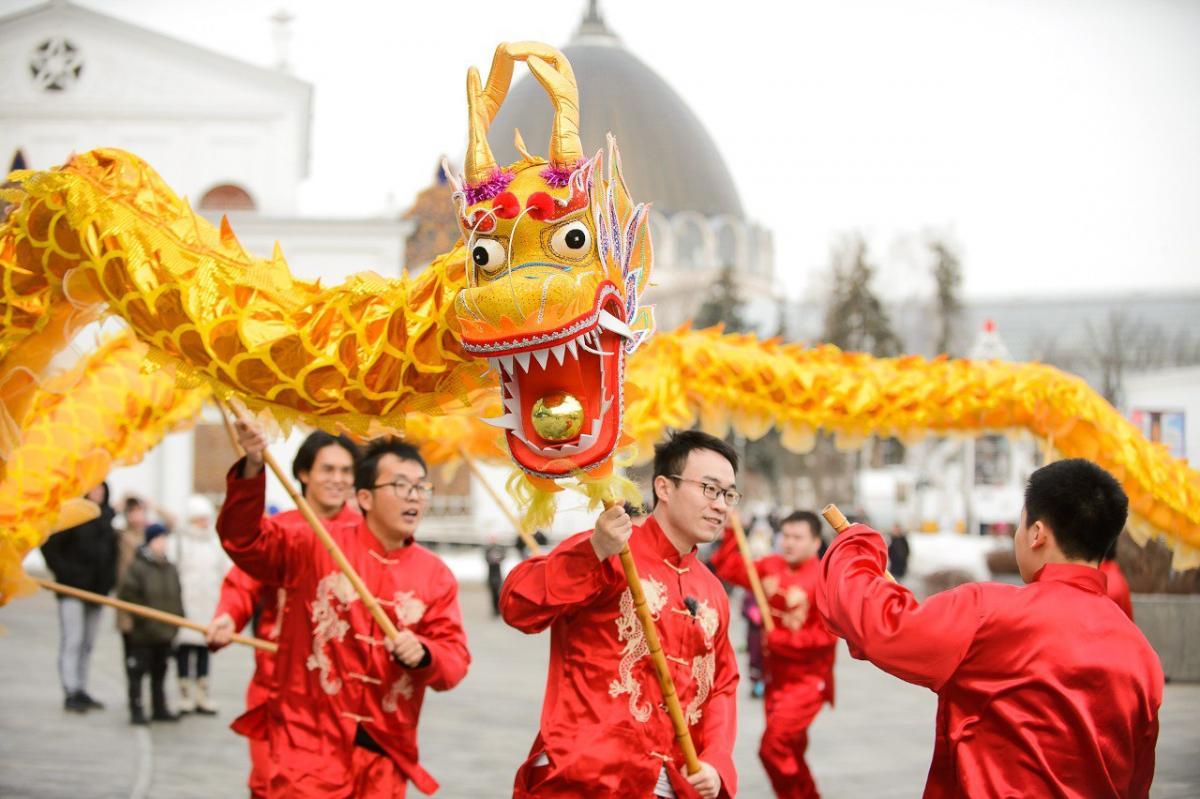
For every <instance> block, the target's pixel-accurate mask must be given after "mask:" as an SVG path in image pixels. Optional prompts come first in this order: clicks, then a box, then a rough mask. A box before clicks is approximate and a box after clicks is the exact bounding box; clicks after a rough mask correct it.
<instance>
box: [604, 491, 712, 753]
mask: <svg viewBox="0 0 1200 799" xmlns="http://www.w3.org/2000/svg"><path fill="white" fill-rule="evenodd" d="M616 504H617V503H616V502H612V501H606V502H605V503H604V507H605V508H606V509H607V508H611V507H612V506H613V505H616ZM620 558H621V568H622V569H623V570H624V571H625V584H626V585H628V586H629V594H630V596H632V597H633V608H634V610H635V611H636V612H637V617H638V621H640V622H641V623H642V635H643V636H645V638H646V648H647V649H648V650H650V662H651V663H653V664H654V673H655V675H657V677H658V686H659V688H661V689H662V695H663V701H664V702H665V703H666V705H667V715H669V716H670V717H671V726H672V727H674V728H675V741H676V742H677V743H678V744H679V748H680V749H681V750H683V759H684V760H685V761H686V762H687V770H688V774H695V773H697V772H698V771H700V758H699V756H697V754H696V744H695V743H693V742H692V734H691V733H690V732H688V725H687V720H686V719H685V718H684V717H683V707H682V706H681V705H680V704H679V695H678V694H676V693H675V681H674V680H673V679H671V671H670V668H669V667H668V666H667V657H666V655H664V654H663V651H662V643H661V642H660V641H659V640H658V628H657V627H655V626H654V617H653V616H652V615H651V614H650V608H649V606H647V605H646V593H645V592H644V591H643V590H642V578H641V577H640V576H639V575H638V570H637V564H636V563H634V562H633V552H632V551H630V549H629V542H626V543H625V546H623V547H621V554H620Z"/></svg>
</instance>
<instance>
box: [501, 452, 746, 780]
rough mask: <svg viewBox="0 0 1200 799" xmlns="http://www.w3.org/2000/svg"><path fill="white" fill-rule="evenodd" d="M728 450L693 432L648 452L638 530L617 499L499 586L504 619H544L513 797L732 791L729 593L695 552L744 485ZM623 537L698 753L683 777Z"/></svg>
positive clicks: (531, 628) (524, 625)
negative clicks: (540, 694)
mask: <svg viewBox="0 0 1200 799" xmlns="http://www.w3.org/2000/svg"><path fill="white" fill-rule="evenodd" d="M736 470H737V455H736V454H735V453H734V451H733V450H732V449H731V448H730V447H729V445H728V444H726V443H725V442H724V441H721V440H720V439H718V438H714V437H712V436H710V435H707V434H705V433H701V432H698V431H687V432H683V433H678V434H675V435H673V436H672V437H671V438H670V439H669V440H668V441H666V442H664V443H662V444H660V445H659V446H658V447H656V448H655V454H654V485H653V487H654V500H653V501H654V511H653V513H651V515H650V516H649V517H648V518H647V519H646V520H645V522H644V523H642V524H639V525H637V526H634V524H633V522H632V520H631V519H630V518H629V515H628V514H627V513H626V511H625V508H624V507H623V506H620V505H615V506H613V507H611V508H609V509H608V510H605V511H604V512H603V513H601V514H600V516H599V518H597V519H596V527H595V529H594V530H588V531H587V532H583V533H579V534H577V535H575V536H573V537H571V538H568V539H567V540H566V541H564V542H562V543H561V544H559V545H558V546H557V547H555V549H554V551H553V552H551V553H550V554H549V555H544V556H539V557H534V558H530V559H529V560H526V561H525V562H524V563H522V564H521V565H519V566H517V567H516V568H515V569H513V571H512V573H511V574H510V575H509V577H508V579H507V580H506V581H505V583H504V589H503V591H502V593H501V598H500V610H501V613H502V614H503V616H504V620H505V621H506V622H508V623H509V624H510V625H512V626H513V627H516V628H517V629H519V630H521V631H522V632H526V633H537V632H541V631H542V630H544V629H546V628H547V627H549V628H550V668H549V673H548V675H547V679H546V694H545V699H544V701H543V703H542V718H541V729H540V730H539V732H538V735H537V738H536V739H535V740H534V743H533V747H532V749H530V752H529V757H528V759H527V760H526V761H525V763H524V764H523V765H522V766H521V768H520V770H519V771H518V772H517V777H516V783H515V786H514V796H515V797H559V796H587V797H597V799H599V798H600V797H638V799H643V798H644V797H680V799H683V798H684V797H688V798H689V799H692V798H694V797H697V796H700V797H703V799H714V797H718V796H720V797H729V796H733V795H734V794H735V793H736V791H737V774H736V773H735V771H734V766H733V742H734V735H735V731H736V717H737V703H736V700H735V696H736V691H737V679H738V672H737V663H736V661H735V659H734V655H733V649H732V647H731V646H730V643H729V635H728V627H729V602H728V599H727V598H726V595H725V591H724V589H723V588H722V586H721V583H720V581H719V580H717V578H716V577H714V576H713V574H712V572H710V571H709V570H708V569H707V568H706V567H705V566H704V565H703V564H702V563H700V561H699V560H697V559H696V547H697V545H698V544H703V543H708V542H710V541H713V540H715V539H716V538H717V536H719V535H720V533H721V531H722V530H723V529H724V527H725V523H726V519H727V517H728V515H729V511H730V508H731V507H732V506H734V505H736V504H737V503H738V500H739V499H741V495H740V494H739V493H738V492H737V489H736V487H735V478H736ZM626 542H628V544H629V548H630V550H631V551H632V553H633V558H634V561H635V562H636V563H637V568H638V573H639V574H640V575H641V578H642V588H643V590H644V592H645V595H646V603H647V605H648V606H649V609H650V611H651V614H652V615H653V616H654V619H655V623H656V625H657V629H658V635H659V638H660V639H661V643H662V648H663V652H664V654H665V655H666V658H667V663H668V665H669V667H670V669H671V676H672V678H673V680H674V683H675V691H676V693H677V694H678V696H679V701H680V705H681V706H682V707H683V712H684V716H685V718H686V719H687V722H688V726H689V729H690V732H691V737H692V740H693V742H694V743H695V746H696V751H697V753H698V755H699V759H700V761H701V768H700V771H699V772H697V773H696V774H694V775H686V773H685V772H686V769H685V768H684V761H683V755H682V752H681V751H680V749H679V747H678V745H677V744H676V743H675V740H674V731H673V729H672V727H671V721H670V718H669V716H668V715H667V711H666V707H665V705H664V704H663V696H662V689H661V687H660V686H659V684H658V679H657V677H656V676H655V672H654V666H653V664H652V663H651V661H650V657H649V653H648V650H647V645H646V642H645V639H644V637H643V634H642V627H641V625H640V623H639V622H638V619H637V616H636V614H635V611H634V606H633V599H632V597H631V596H630V592H629V589H628V588H627V587H626V583H625V579H624V577H623V572H622V569H621V564H620V561H619V559H618V558H617V553H618V552H620V551H621V549H622V547H623V546H624V545H625V544H626Z"/></svg>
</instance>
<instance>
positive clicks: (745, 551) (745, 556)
mask: <svg viewBox="0 0 1200 799" xmlns="http://www.w3.org/2000/svg"><path fill="white" fill-rule="evenodd" d="M730 522H731V524H730V526H731V527H733V537H734V539H735V540H736V541H737V546H738V551H739V552H741V554H742V560H743V561H745V563H746V576H747V578H748V579H749V580H750V591H751V593H753V594H754V601H755V603H756V604H757V605H758V612H759V613H761V614H762V619H763V629H764V630H766V632H767V634H768V635H769V634H770V633H771V632H772V631H773V630H774V629H775V619H774V618H772V617H771V605H770V604H769V603H768V602H767V595H766V592H765V591H763V587H762V580H760V579H759V577H758V569H757V568H755V566H754V557H753V556H752V555H751V554H750V543H749V542H748V541H747V540H746V530H745V529H744V528H743V527H742V520H741V517H739V516H738V515H737V512H736V511H731V512H730Z"/></svg>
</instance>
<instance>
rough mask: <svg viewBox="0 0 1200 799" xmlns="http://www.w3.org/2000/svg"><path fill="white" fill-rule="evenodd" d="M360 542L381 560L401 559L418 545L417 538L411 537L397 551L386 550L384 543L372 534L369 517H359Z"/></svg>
mask: <svg viewBox="0 0 1200 799" xmlns="http://www.w3.org/2000/svg"><path fill="white" fill-rule="evenodd" d="M358 542H359V543H360V544H362V546H364V547H365V548H366V549H368V550H370V551H372V552H374V553H375V554H376V555H377V556H379V557H380V558H382V559H384V560H387V559H388V558H398V557H401V556H402V555H403V554H404V553H405V552H408V551H409V550H410V549H412V545H413V544H414V543H416V536H409V538H408V540H407V541H405V542H404V546H400V547H396V548H395V549H393V550H391V551H388V550H387V549H384V546H383V542H382V541H380V540H379V539H378V538H376V537H375V534H374V533H372V532H371V528H370V527H368V526H367V517H366V516H359V517H358Z"/></svg>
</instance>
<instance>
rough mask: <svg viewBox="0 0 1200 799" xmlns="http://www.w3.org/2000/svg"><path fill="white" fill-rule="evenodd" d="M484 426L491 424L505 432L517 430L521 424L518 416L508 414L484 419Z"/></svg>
mask: <svg viewBox="0 0 1200 799" xmlns="http://www.w3.org/2000/svg"><path fill="white" fill-rule="evenodd" d="M483 422H484V424H490V425H491V426H492V427H499V428H502V429H504V430H516V429H517V427H518V426H519V424H520V422H519V420H518V419H517V417H516V414H512V413H506V414H504V415H503V416H496V417H494V418H491V419H484V420H483Z"/></svg>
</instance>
